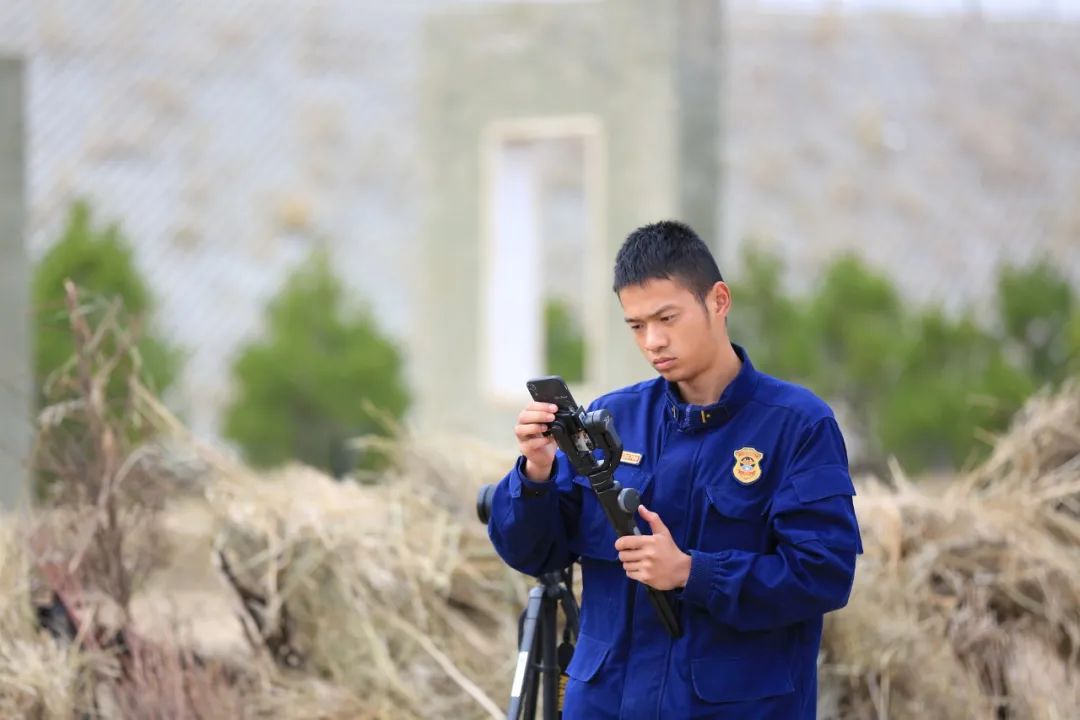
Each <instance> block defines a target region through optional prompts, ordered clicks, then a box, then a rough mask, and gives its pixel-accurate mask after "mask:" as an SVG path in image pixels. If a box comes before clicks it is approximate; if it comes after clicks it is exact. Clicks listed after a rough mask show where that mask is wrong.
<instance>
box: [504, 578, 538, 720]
mask: <svg viewBox="0 0 1080 720" xmlns="http://www.w3.org/2000/svg"><path fill="white" fill-rule="evenodd" d="M543 596H544V590H543V588H539V587H536V588H533V589H532V590H530V591H529V604H528V605H527V606H526V608H525V620H524V622H523V623H522V625H521V639H520V642H519V643H518V661H517V667H516V668H515V670H514V684H513V686H512V687H511V690H510V706H509V707H508V708H507V711H506V717H507V720H518V718H520V717H521V711H522V709H523V708H522V697H523V695H524V696H525V699H528V694H527V693H525V690H526V688H529V687H530V686H535V684H536V670H535V668H534V663H535V661H536V655H537V645H538V643H537V640H538V637H539V636H538V635H537V632H536V630H537V627H536V626H537V625H538V624H539V621H540V605H541V601H542V599H543ZM531 694H532V696H533V702H532V708H531V709H530V711H529V712H527V713H526V717H529V718H532V717H533V713H535V711H536V693H535V690H534V691H533V692H532V693H531Z"/></svg>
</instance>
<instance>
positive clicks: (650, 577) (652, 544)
mask: <svg viewBox="0 0 1080 720" xmlns="http://www.w3.org/2000/svg"><path fill="white" fill-rule="evenodd" d="M638 513H639V514H640V515H641V517H642V518H644V519H645V521H646V522H647V523H649V527H650V528H652V535H626V536H624V537H621V538H619V539H618V540H616V541H615V549H616V550H618V551H619V562H621V563H622V565H623V570H624V571H626V577H628V578H630V579H631V580H637V581H639V582H643V583H645V584H646V585H648V586H649V587H653V588H656V589H657V590H671V589H672V588H677V587H685V586H686V581H687V579H689V577H690V556H689V555H687V554H686V553H684V552H683V551H682V550H680V549H679V548H678V546H677V545H676V544H675V541H674V540H673V539H672V537H671V532H670V531H669V530H668V529H667V526H666V525H664V522H663V521H662V520H661V519H660V516H659V515H657V514H656V513H654V512H653V511H652V510H649V509H648V508H646V507H645V506H644V505H639V506H638Z"/></svg>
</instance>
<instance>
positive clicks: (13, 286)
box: [0, 57, 31, 508]
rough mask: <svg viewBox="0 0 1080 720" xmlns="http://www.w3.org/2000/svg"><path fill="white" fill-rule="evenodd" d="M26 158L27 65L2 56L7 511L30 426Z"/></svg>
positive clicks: (1, 394) (1, 390) (16, 491)
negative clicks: (25, 79)
mask: <svg viewBox="0 0 1080 720" xmlns="http://www.w3.org/2000/svg"><path fill="white" fill-rule="evenodd" d="M24 158H25V155H24V152H23V65H22V63H21V62H19V61H18V60H14V59H11V58H3V57H0V505H3V506H4V507H7V508H10V507H12V506H13V505H15V504H16V503H17V502H18V501H19V500H20V499H21V498H22V496H23V489H24V488H25V487H26V477H27V473H26V460H27V452H28V450H29V444H30V427H31V425H30V418H31V415H30V412H31V409H30V408H31V405H30V398H31V392H30V388H31V380H30V344H29V333H28V320H29V297H28V282H27V274H28V264H27V262H26V248H25V242H24V216H25V213H24V210H23V208H24V202H25V189H24V187H25V186H24V167H25V163H24Z"/></svg>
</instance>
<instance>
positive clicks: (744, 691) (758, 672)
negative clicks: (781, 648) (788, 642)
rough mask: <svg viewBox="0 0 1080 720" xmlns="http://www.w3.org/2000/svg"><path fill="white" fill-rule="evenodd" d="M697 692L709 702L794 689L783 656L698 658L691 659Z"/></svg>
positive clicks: (765, 695) (691, 671)
mask: <svg viewBox="0 0 1080 720" xmlns="http://www.w3.org/2000/svg"><path fill="white" fill-rule="evenodd" d="M690 676H691V679H692V682H693V685H694V692H695V693H696V694H697V696H698V697H699V698H701V699H702V700H704V701H706V702H714V703H721V702H739V701H743V700H760V699H762V698H767V697H773V696H775V695H784V694H786V693H790V692H794V691H795V686H794V685H793V684H792V682H791V674H790V673H789V672H788V667H787V663H786V661H785V658H784V657H782V656H779V657H778V656H762V655H756V656H750V657H744V658H699V659H697V660H692V661H691V662H690Z"/></svg>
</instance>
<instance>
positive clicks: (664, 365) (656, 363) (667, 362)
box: [652, 357, 675, 370]
mask: <svg viewBox="0 0 1080 720" xmlns="http://www.w3.org/2000/svg"><path fill="white" fill-rule="evenodd" d="M652 364H653V367H654V368H656V369H657V370H667V369H668V368H670V367H671V366H672V365H674V364H675V358H672V357H661V358H656V359H655V360H653V361H652Z"/></svg>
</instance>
